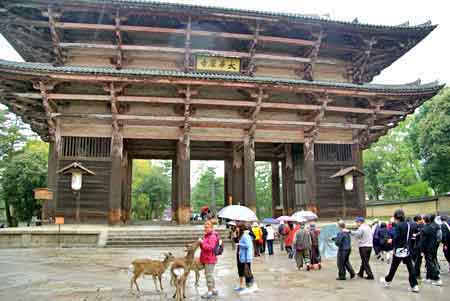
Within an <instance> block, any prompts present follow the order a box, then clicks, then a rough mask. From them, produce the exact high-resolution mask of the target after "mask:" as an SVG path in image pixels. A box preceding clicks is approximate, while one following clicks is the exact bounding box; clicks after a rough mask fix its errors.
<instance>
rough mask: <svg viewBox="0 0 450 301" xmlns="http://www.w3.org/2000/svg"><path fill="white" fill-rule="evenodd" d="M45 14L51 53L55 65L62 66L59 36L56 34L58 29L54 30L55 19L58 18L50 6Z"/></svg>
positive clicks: (62, 59)
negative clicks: (53, 55) (51, 47)
mask: <svg viewBox="0 0 450 301" xmlns="http://www.w3.org/2000/svg"><path fill="white" fill-rule="evenodd" d="M47 14H48V26H49V28H50V35H51V37H52V43H53V52H54V54H55V64H56V65H62V64H64V54H63V50H62V48H61V39H60V35H59V33H58V29H57V28H56V18H57V17H58V16H57V14H56V13H55V12H54V11H53V9H52V7H51V6H49V7H48V10H47Z"/></svg>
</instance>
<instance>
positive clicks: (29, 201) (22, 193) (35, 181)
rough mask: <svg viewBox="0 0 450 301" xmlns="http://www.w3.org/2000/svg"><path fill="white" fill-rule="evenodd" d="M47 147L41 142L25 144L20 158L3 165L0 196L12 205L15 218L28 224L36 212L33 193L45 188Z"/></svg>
mask: <svg viewBox="0 0 450 301" xmlns="http://www.w3.org/2000/svg"><path fill="white" fill-rule="evenodd" d="M47 158H48V145H47V144H46V143H44V142H42V141H39V140H34V141H29V142H27V144H26V145H25V147H24V148H23V150H22V152H21V153H20V154H17V155H16V156H14V157H13V158H12V159H11V160H9V161H8V162H6V164H5V166H4V170H3V173H2V178H1V179H0V184H1V187H2V190H1V195H2V198H3V199H4V200H8V202H9V203H10V204H11V205H13V207H14V209H15V211H16V212H15V213H16V217H17V218H18V220H20V221H26V222H29V221H30V220H31V217H32V216H33V215H35V214H36V212H37V211H38V210H39V209H40V207H41V206H40V204H39V203H38V202H37V201H36V200H35V199H34V195H33V190H34V189H35V188H39V187H46V181H47Z"/></svg>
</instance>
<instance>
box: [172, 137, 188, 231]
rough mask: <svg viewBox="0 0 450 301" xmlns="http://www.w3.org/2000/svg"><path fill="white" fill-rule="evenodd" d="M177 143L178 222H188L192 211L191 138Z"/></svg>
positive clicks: (176, 214)
mask: <svg viewBox="0 0 450 301" xmlns="http://www.w3.org/2000/svg"><path fill="white" fill-rule="evenodd" d="M187 139H188V140H187V141H186V140H179V141H178V143H177V162H176V165H177V167H176V213H175V217H176V220H177V222H178V224H188V223H189V221H190V211H191V202H190V198H191V181H190V180H191V169H190V164H191V162H190V147H189V138H188V137H187Z"/></svg>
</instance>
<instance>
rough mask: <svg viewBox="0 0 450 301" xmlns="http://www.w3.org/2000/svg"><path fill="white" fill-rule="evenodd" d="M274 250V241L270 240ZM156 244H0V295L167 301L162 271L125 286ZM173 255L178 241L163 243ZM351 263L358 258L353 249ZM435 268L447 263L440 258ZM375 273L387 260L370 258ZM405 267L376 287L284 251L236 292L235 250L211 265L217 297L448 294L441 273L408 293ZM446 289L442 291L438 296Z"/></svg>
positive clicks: (193, 293) (260, 264) (264, 261)
mask: <svg viewBox="0 0 450 301" xmlns="http://www.w3.org/2000/svg"><path fill="white" fill-rule="evenodd" d="M276 247H277V249H278V246H276ZM164 251H168V250H163V249H6V250H5V249H4V250H0V300H167V299H170V298H169V296H171V295H172V292H173V289H172V288H170V287H169V279H168V273H166V274H165V275H164V281H163V286H164V288H165V293H162V294H159V293H156V292H155V290H154V287H153V280H152V279H151V278H146V279H144V280H142V279H141V280H140V281H139V283H140V285H141V289H143V291H144V293H143V294H142V295H141V296H136V295H132V294H130V293H129V279H130V278H129V276H128V274H127V267H128V265H129V264H130V262H131V261H132V260H133V259H134V258H136V257H145V256H149V257H154V258H158V257H159V256H160V254H161V253H162V252H164ZM171 251H173V252H175V253H176V254H179V255H181V254H182V251H181V249H180V248H177V249H173V250H171ZM352 263H353V265H354V267H355V268H357V267H358V265H359V259H358V258H356V252H353V255H352ZM441 265H442V267H443V270H447V263H445V262H443V261H442V262H441ZM373 268H374V270H375V272H376V276H377V278H378V277H379V276H381V275H383V274H384V273H385V272H386V270H387V266H386V265H384V264H380V263H373ZM405 270H406V268H404V267H401V268H400V273H399V274H398V275H397V277H396V279H394V282H393V285H392V288H390V289H383V288H381V286H380V285H379V283H377V282H376V281H368V280H362V279H361V280H360V279H358V280H356V279H355V280H351V281H340V282H338V281H336V280H335V278H336V266H335V262H334V259H333V260H329V261H325V263H324V268H323V269H322V270H321V271H314V272H299V271H297V270H296V268H295V266H294V262H293V261H291V260H288V259H287V257H286V256H285V255H284V254H280V253H279V252H278V254H276V255H275V256H273V257H270V258H269V256H266V257H261V258H258V259H257V260H256V262H255V264H254V274H255V278H256V280H257V283H258V285H259V287H260V290H259V291H258V292H256V293H254V294H252V295H247V296H242V297H239V296H238V295H236V294H235V293H234V292H233V287H235V286H236V284H237V272H236V268H235V254H234V253H233V252H232V251H231V249H226V250H225V254H224V255H223V256H222V257H221V258H220V262H219V264H218V266H217V287H218V288H219V290H220V293H221V296H220V298H219V299H220V300H261V299H264V301H268V300H280V299H282V300H311V299H312V298H314V299H315V300H320V301H326V300H346V301H348V300H352V301H353V300H377V301H382V300H389V301H396V300H398V301H406V300H433V301H438V300H448V296H450V277H449V275H448V273H447V272H445V273H443V275H442V280H443V281H444V286H443V287H430V286H421V288H422V291H421V293H420V294H419V295H416V294H413V293H409V292H408V289H407V288H408V284H407V273H406V271H405ZM193 278H194V276H193V275H191V276H190V278H189V285H188V287H189V289H188V292H187V295H188V299H187V300H200V298H199V294H202V293H203V292H204V291H205V284H204V278H203V275H202V278H201V280H200V282H201V286H200V287H199V288H198V290H197V289H195V288H194V286H193V281H194V279H193ZM446 296H447V297H446Z"/></svg>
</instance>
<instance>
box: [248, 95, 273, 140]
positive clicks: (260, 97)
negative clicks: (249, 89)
mask: <svg viewBox="0 0 450 301" xmlns="http://www.w3.org/2000/svg"><path fill="white" fill-rule="evenodd" d="M252 97H254V98H256V104H255V107H254V109H253V111H252V112H251V114H250V118H249V119H250V121H251V126H250V128H249V129H248V134H249V135H250V136H252V137H253V135H254V133H255V130H256V122H257V117H258V114H259V112H260V111H261V104H262V101H263V98H267V97H269V96H268V95H264V90H263V89H261V88H259V89H258V94H256V95H255V94H252Z"/></svg>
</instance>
